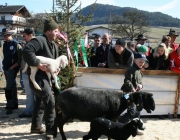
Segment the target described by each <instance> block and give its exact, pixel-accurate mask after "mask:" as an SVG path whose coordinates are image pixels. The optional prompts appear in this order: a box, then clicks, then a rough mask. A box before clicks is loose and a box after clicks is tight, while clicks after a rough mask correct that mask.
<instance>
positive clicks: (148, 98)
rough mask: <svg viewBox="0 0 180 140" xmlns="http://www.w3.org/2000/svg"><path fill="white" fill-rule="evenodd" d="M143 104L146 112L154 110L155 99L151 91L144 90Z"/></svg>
mask: <svg viewBox="0 0 180 140" xmlns="http://www.w3.org/2000/svg"><path fill="white" fill-rule="evenodd" d="M143 104H144V109H145V110H146V111H147V113H151V110H152V111H154V110H155V101H154V98H153V94H152V93H147V92H145V93H144V94H143Z"/></svg>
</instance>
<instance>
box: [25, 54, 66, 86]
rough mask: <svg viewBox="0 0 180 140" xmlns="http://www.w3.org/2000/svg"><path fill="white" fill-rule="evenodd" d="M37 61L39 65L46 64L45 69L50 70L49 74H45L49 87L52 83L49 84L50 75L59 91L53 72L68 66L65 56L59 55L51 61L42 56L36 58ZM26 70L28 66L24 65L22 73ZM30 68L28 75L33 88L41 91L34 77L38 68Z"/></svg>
mask: <svg viewBox="0 0 180 140" xmlns="http://www.w3.org/2000/svg"><path fill="white" fill-rule="evenodd" d="M36 58H37V59H39V60H40V63H42V64H48V66H47V68H48V69H49V70H50V72H46V74H47V76H48V79H49V83H50V86H52V82H51V75H52V76H53V79H54V81H55V87H56V88H57V89H60V87H59V85H58V83H57V80H56V78H57V77H56V75H55V73H54V72H55V71H57V70H58V69H59V70H60V67H61V68H65V67H66V66H67V65H68V59H67V56H65V55H61V56H59V57H58V58H56V59H52V58H47V57H43V56H36ZM27 68H28V64H27V63H26V66H25V68H24V69H23V71H22V72H23V73H24V72H26V71H27ZM30 68H31V75H30V79H31V81H32V83H33V85H34V87H35V88H36V89H38V90H42V89H41V88H40V86H39V85H38V84H37V83H36V81H35V75H36V73H37V71H38V68H37V67H34V66H30Z"/></svg>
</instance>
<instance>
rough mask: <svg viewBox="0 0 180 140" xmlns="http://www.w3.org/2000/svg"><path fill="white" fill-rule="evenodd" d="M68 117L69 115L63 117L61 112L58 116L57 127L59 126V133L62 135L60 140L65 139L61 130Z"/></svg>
mask: <svg viewBox="0 0 180 140" xmlns="http://www.w3.org/2000/svg"><path fill="white" fill-rule="evenodd" d="M69 119H70V117H64V118H63V116H62V114H61V115H60V116H59V118H58V121H59V122H58V127H59V131H60V134H61V137H62V140H67V139H66V136H65V134H64V130H63V126H64V124H65V123H66V122H67V121H68V120H69Z"/></svg>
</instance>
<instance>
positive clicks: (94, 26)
mask: <svg viewBox="0 0 180 140" xmlns="http://www.w3.org/2000/svg"><path fill="white" fill-rule="evenodd" d="M99 28H103V29H107V30H113V29H110V28H108V27H105V26H102V25H93V26H89V27H88V29H86V31H91V30H95V29H99Z"/></svg>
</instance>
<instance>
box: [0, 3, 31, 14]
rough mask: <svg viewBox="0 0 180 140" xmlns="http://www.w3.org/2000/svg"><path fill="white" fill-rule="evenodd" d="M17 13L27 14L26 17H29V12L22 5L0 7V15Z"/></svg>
mask: <svg viewBox="0 0 180 140" xmlns="http://www.w3.org/2000/svg"><path fill="white" fill-rule="evenodd" d="M19 11H23V12H27V14H26V17H29V16H31V15H30V13H29V11H28V10H27V9H26V7H25V6H24V5H10V6H9V5H8V6H3V5H0V13H16V12H19Z"/></svg>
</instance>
